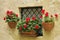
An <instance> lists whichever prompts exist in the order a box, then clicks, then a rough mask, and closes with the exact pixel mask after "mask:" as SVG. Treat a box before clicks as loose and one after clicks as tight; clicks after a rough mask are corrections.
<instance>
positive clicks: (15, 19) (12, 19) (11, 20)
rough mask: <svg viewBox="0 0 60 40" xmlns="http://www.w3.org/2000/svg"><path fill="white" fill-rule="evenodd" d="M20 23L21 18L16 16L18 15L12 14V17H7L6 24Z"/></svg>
mask: <svg viewBox="0 0 60 40" xmlns="http://www.w3.org/2000/svg"><path fill="white" fill-rule="evenodd" d="M17 21H19V18H18V17H17V16H16V14H12V15H11V16H8V15H7V16H6V22H17Z"/></svg>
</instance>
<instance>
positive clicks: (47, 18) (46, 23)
mask: <svg viewBox="0 0 60 40" xmlns="http://www.w3.org/2000/svg"><path fill="white" fill-rule="evenodd" d="M43 13H44V15H43V17H41V16H40V18H43V22H42V25H43V28H44V29H45V31H51V30H52V29H53V27H54V24H55V21H54V17H53V15H49V13H48V12H45V11H43V12H42V14H43ZM55 18H58V15H57V14H55Z"/></svg>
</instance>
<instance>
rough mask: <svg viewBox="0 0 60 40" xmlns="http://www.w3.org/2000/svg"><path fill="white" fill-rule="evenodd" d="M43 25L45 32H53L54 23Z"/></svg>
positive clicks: (44, 23)
mask: <svg viewBox="0 0 60 40" xmlns="http://www.w3.org/2000/svg"><path fill="white" fill-rule="evenodd" d="M42 25H43V28H44V30H45V31H51V30H52V29H53V27H54V22H43V23H42Z"/></svg>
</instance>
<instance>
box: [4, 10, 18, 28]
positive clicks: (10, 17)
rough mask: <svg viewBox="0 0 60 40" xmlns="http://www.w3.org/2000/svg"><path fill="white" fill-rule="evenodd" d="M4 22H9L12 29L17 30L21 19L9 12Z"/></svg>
mask: <svg viewBox="0 0 60 40" xmlns="http://www.w3.org/2000/svg"><path fill="white" fill-rule="evenodd" d="M4 20H5V21H6V22H8V25H9V27H10V28H15V27H16V24H17V22H18V21H19V17H18V14H15V13H14V12H13V11H10V10H8V11H7V12H6V16H5V17H4Z"/></svg>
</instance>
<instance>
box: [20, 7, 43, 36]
mask: <svg viewBox="0 0 60 40" xmlns="http://www.w3.org/2000/svg"><path fill="white" fill-rule="evenodd" d="M41 10H42V6H40V7H38V6H37V7H20V8H19V11H20V12H21V19H23V20H25V19H26V17H30V18H32V16H33V15H35V16H36V17H37V18H38V19H39V16H40V15H41V16H42V14H41ZM40 26H41V28H40V29H39V30H38V31H37V33H38V36H42V35H43V32H42V24H41V25H40Z"/></svg>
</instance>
